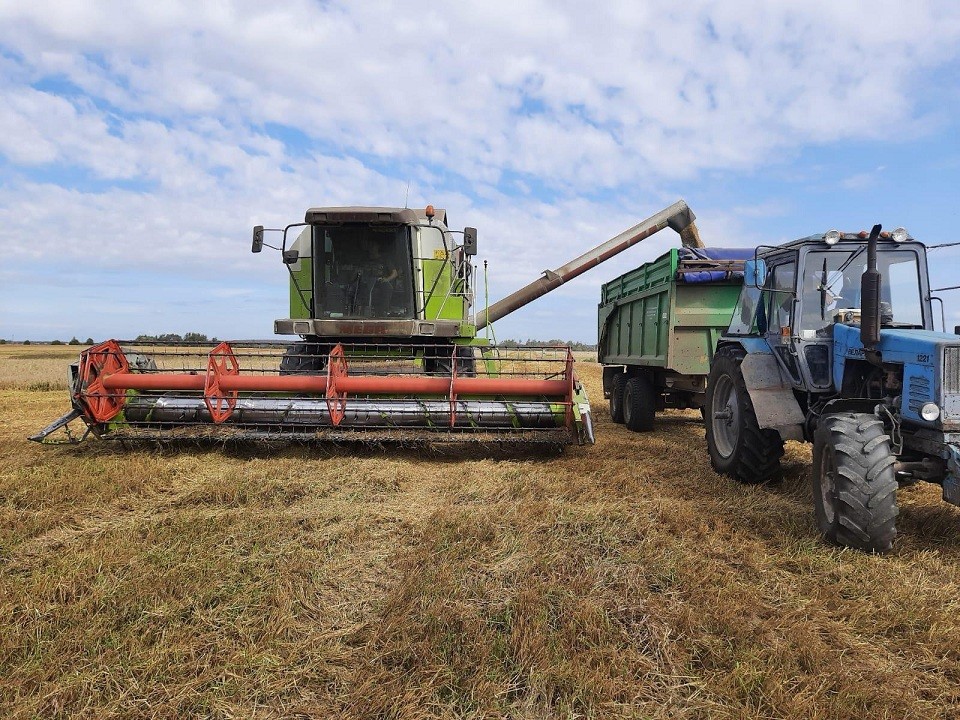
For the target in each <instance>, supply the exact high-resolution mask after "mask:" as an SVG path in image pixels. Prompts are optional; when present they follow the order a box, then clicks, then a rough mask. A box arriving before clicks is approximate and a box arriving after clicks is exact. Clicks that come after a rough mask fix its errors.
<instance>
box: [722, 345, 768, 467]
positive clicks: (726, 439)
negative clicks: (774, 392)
mask: <svg viewBox="0 0 960 720" xmlns="http://www.w3.org/2000/svg"><path fill="white" fill-rule="evenodd" d="M744 357H746V352H744V350H743V348H739V347H725V348H721V349H720V350H718V351H717V354H716V355H715V356H714V358H713V364H712V365H711V367H710V376H709V378H708V379H707V397H706V406H705V413H704V420H705V421H706V429H707V448H708V449H709V451H710V464H711V465H712V466H713V469H714V470H716V471H717V472H718V473H721V474H723V475H728V476H729V477H732V478H733V479H735V480H738V481H739V482H742V483H746V484H757V483H762V482H766V481H767V480H770V479H771V478H773V477H774V476H776V475H777V473H778V472H779V471H780V458H781V457H782V456H783V439H782V438H781V437H780V433H778V432H777V431H776V430H771V429H762V428H761V427H760V424H759V423H758V422H757V415H756V413H755V412H754V410H753V403H752V402H751V401H750V394H749V393H748V392H747V385H746V383H745V382H744V380H743V373H742V372H741V370H740V363H741V362H742V361H743V358H744Z"/></svg>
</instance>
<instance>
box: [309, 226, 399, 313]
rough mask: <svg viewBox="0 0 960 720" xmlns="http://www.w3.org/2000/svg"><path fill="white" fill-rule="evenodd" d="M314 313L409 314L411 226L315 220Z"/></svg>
mask: <svg viewBox="0 0 960 720" xmlns="http://www.w3.org/2000/svg"><path fill="white" fill-rule="evenodd" d="M314 237H315V248H316V249H315V255H314V258H315V263H316V271H315V273H314V278H315V298H316V301H315V310H316V316H317V317H318V318H331V319H333V318H380V319H403V318H412V317H413V314H414V307H413V282H412V280H411V269H412V264H411V260H410V230H409V228H408V227H406V226H403V225H401V226H393V227H389V226H388V227H382V226H370V225H342V226H335V227H322V226H317V227H316V228H315V229H314Z"/></svg>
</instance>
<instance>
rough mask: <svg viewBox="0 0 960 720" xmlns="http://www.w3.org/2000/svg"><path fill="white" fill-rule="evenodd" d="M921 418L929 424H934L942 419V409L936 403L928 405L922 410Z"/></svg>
mask: <svg viewBox="0 0 960 720" xmlns="http://www.w3.org/2000/svg"><path fill="white" fill-rule="evenodd" d="M920 417H922V418H923V419H924V420H926V421H927V422H933V421H934V420H936V419H937V418H938V417H940V408H939V406H938V405H937V404H936V403H927V404H926V405H924V406H923V407H922V408H920Z"/></svg>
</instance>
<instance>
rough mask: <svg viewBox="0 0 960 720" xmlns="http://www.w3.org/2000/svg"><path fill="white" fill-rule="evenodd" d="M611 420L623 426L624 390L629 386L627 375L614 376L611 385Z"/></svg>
mask: <svg viewBox="0 0 960 720" xmlns="http://www.w3.org/2000/svg"><path fill="white" fill-rule="evenodd" d="M610 384H611V388H610V419H611V420H613V421H614V422H615V423H618V424H620V425H622V424H623V388H624V387H625V386H626V384H627V374H626V373H619V374H617V375H614V376H613V382H612V383H610Z"/></svg>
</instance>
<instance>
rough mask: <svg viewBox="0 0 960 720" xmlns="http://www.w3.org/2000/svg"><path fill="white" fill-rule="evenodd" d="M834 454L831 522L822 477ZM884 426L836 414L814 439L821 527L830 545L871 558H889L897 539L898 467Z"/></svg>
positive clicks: (868, 418) (859, 416)
mask: <svg viewBox="0 0 960 720" xmlns="http://www.w3.org/2000/svg"><path fill="white" fill-rule="evenodd" d="M831 448H832V450H833V453H834V463H835V471H834V473H833V478H834V487H833V490H832V495H833V512H834V520H833V522H830V521H829V520H828V516H827V512H826V510H825V509H824V505H823V503H824V502H825V501H824V499H823V497H822V495H821V492H822V490H821V473H822V472H823V470H822V467H823V463H824V462H825V456H826V453H827V452H829V451H830V449H831ZM895 461H896V458H895V457H894V455H893V451H892V449H891V447H890V438H889V436H887V434H886V432H885V430H884V426H883V423H882V422H881V421H880V420H878V419H875V418H873V417H872V416H866V415H865V414H862V413H837V414H835V415H828V416H826V417H824V418H823V419H822V420H821V424H820V427H819V428H817V432H816V435H815V438H814V466H813V472H812V484H813V493H814V503H815V505H816V510H817V513H816V515H817V523H818V525H819V526H820V530H821V532H823V534H824V535H825V536H826V538H827V539H828V540H830V541H831V542H834V543H837V544H839V545H845V546H848V547H853V548H857V549H859V550H864V551H867V552H880V553H882V552H887V551H889V550H890V549H891V548H892V546H893V541H894V539H895V538H896V535H897V528H896V518H897V516H898V515H899V509H898V508H897V500H896V490H897V488H898V484H897V480H896V474H895V473H894V467H893V465H894V462H895Z"/></svg>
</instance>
